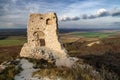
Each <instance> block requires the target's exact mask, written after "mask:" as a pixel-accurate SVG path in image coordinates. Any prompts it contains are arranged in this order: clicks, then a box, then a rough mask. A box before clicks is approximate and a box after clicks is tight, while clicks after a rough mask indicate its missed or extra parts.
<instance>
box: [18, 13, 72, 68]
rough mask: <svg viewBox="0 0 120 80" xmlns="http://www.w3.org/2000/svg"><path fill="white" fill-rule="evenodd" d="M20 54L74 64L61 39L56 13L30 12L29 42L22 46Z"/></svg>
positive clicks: (60, 63)
mask: <svg viewBox="0 0 120 80" xmlns="http://www.w3.org/2000/svg"><path fill="white" fill-rule="evenodd" d="M20 56H21V57H29V58H36V59H45V60H48V61H55V62H56V64H57V65H65V66H70V65H71V64H72V62H71V60H70V59H71V58H68V55H67V53H66V50H65V49H64V48H63V46H62V45H61V43H60V41H59V37H58V24H57V16H56V14H55V13H47V14H30V18H29V22H28V26H27V43H25V44H24V46H23V47H22V49H21V52H20ZM65 60H66V61H67V64H65V62H64V61H65ZM68 63H69V64H68Z"/></svg>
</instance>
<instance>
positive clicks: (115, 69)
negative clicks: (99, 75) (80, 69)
mask: <svg viewBox="0 0 120 80" xmlns="http://www.w3.org/2000/svg"><path fill="white" fill-rule="evenodd" d="M77 57H79V58H82V59H84V62H85V63H88V64H90V65H91V66H93V67H95V68H96V70H98V71H101V70H103V68H104V69H106V70H107V72H108V73H107V74H109V72H112V73H115V74H116V75H118V76H119V74H120V53H115V54H113V53H107V54H103V55H93V54H90V55H84V56H83V55H78V56H77ZM119 79H120V77H119Z"/></svg>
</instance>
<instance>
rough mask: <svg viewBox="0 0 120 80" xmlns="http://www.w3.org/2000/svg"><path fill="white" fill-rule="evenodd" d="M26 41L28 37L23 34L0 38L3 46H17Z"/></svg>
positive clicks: (0, 45) (0, 44) (0, 43)
mask: <svg viewBox="0 0 120 80" xmlns="http://www.w3.org/2000/svg"><path fill="white" fill-rule="evenodd" d="M25 42H26V38H25V37H22V36H10V37H8V38H6V39H4V40H0V47H3V46H17V45H23V44H24V43H25Z"/></svg>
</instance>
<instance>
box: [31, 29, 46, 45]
mask: <svg viewBox="0 0 120 80" xmlns="http://www.w3.org/2000/svg"><path fill="white" fill-rule="evenodd" d="M33 36H34V41H35V42H36V43H37V45H38V46H45V34H44V32H42V31H37V32H34V34H33Z"/></svg>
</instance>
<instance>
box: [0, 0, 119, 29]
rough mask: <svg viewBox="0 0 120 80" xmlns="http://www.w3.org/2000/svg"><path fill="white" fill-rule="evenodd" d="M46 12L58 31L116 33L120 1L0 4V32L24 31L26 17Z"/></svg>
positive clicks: (7, 0) (3, 0) (11, 0)
mask: <svg viewBox="0 0 120 80" xmlns="http://www.w3.org/2000/svg"><path fill="white" fill-rule="evenodd" d="M48 12H55V13H56V14H57V16H58V27H59V28H78V29H89V28H105V29H108V28H109V29H110V28H112V29H118V28H119V29H120V0H0V28H26V27H27V22H28V18H29V14H30V13H48Z"/></svg>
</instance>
